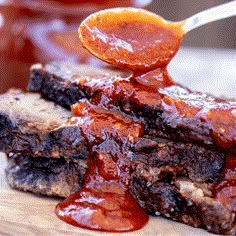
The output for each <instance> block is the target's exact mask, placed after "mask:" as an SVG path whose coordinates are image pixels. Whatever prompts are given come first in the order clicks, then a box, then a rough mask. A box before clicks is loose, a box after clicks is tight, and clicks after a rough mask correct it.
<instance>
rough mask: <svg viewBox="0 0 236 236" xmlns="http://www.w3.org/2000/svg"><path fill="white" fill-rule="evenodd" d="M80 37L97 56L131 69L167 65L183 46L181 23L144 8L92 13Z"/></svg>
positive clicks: (80, 31)
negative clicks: (167, 19)
mask: <svg viewBox="0 0 236 236" xmlns="http://www.w3.org/2000/svg"><path fill="white" fill-rule="evenodd" d="M79 33H80V40H81V42H82V44H83V45H84V47H86V48H87V49H88V50H89V51H90V52H91V53H92V54H94V55H95V56H96V57H98V58H100V59H102V60H103V61H106V62H108V63H111V64H114V65H116V66H121V67H123V68H127V69H130V70H132V71H136V72H137V71H142V72H144V71H150V70H152V69H155V68H160V67H164V66H166V65H167V64H168V63H169V61H170V60H171V59H172V58H173V56H174V55H175V54H176V52H177V51H178V49H179V47H180V43H181V40H182V37H183V35H184V31H183V29H182V24H180V23H171V22H168V21H165V20H164V19H163V18H161V17H158V16H157V15H155V14H153V13H150V12H148V11H145V10H142V9H135V8H114V9H110V10H104V11H100V12H97V13H95V14H92V15H90V16H89V17H88V18H87V19H85V20H84V21H83V22H82V24H81V25H80V29H79Z"/></svg>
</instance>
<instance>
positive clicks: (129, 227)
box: [56, 100, 148, 232]
mask: <svg viewBox="0 0 236 236" xmlns="http://www.w3.org/2000/svg"><path fill="white" fill-rule="evenodd" d="M72 111H73V113H74V114H75V115H76V117H73V118H72V120H73V122H75V124H77V125H78V126H79V127H81V130H82V132H83V133H84V135H85V136H86V138H87V140H88V142H89V144H90V146H91V156H90V159H89V162H88V171H87V173H86V176H85V184H84V186H83V188H82V189H81V190H80V191H79V192H77V193H75V194H74V195H72V196H70V197H69V198H67V199H66V200H64V201H63V202H61V203H59V204H58V205H57V207H56V213H57V215H58V217H59V218H60V219H62V220H64V221H66V222H67V223H70V224H72V225H75V226H80V227H82V228H88V229H93V230H100V231H108V232H125V231H133V230H137V229H140V228H142V227H143V226H144V225H145V224H146V223H147V221H148V216H147V214H146V213H145V212H144V211H143V209H142V208H141V207H140V206H139V205H138V204H137V203H136V202H135V201H134V199H133V197H132V196H131V195H130V193H129V192H128V186H129V181H130V165H131V162H130V160H129V159H128V158H127V153H128V148H129V146H130V145H132V141H133V139H134V138H137V137H140V136H141V135H142V134H143V124H142V123H140V122H134V121H133V119H132V118H129V117H128V116H125V115H123V114H121V113H120V112H119V111H109V110H107V109H104V108H101V107H97V106H96V105H92V104H90V103H89V102H88V101H86V100H85V101H80V102H79V103H78V104H76V105H74V106H72Z"/></svg>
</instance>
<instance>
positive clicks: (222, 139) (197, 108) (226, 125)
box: [159, 86, 236, 148]
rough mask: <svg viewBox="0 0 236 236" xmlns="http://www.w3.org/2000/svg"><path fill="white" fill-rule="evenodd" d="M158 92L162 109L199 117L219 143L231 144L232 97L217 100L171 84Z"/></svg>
mask: <svg viewBox="0 0 236 236" xmlns="http://www.w3.org/2000/svg"><path fill="white" fill-rule="evenodd" d="M159 92H160V95H161V97H162V106H163V109H164V110H165V111H166V112H169V113H172V114H175V115H177V116H178V117H181V118H195V119H196V120H199V121H200V122H202V123H203V124H204V125H206V126H207V127H209V129H210V131H211V133H210V135H212V136H213V138H214V140H215V142H216V144H217V145H218V146H219V147H222V148H230V147H232V148H233V147H235V144H236V101H226V100H220V99H216V98H213V97H210V96H207V95H205V94H200V93H193V92H191V94H190V93H189V91H188V90H186V89H182V88H180V87H175V86H173V87H170V88H164V89H160V90H159ZM179 120H180V122H181V119H179ZM182 122H183V121H182ZM176 125H178V124H176Z"/></svg>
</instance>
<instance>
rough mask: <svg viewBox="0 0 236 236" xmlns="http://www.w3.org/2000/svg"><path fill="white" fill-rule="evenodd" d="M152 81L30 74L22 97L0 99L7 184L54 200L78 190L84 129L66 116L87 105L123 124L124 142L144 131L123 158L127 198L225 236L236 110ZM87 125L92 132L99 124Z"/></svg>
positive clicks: (67, 71) (88, 71)
mask: <svg viewBox="0 0 236 236" xmlns="http://www.w3.org/2000/svg"><path fill="white" fill-rule="evenodd" d="M163 73H165V72H163ZM159 76H162V75H159ZM153 78H155V75H150V74H149V75H147V76H146V77H145V76H144V77H133V75H132V73H130V72H128V71H119V70H108V69H107V70H105V69H95V68H91V67H88V66H76V65H72V64H62V63H50V64H48V65H45V66H42V65H39V64H38V65H35V66H33V67H32V70H31V78H30V82H29V86H28V89H29V90H30V93H22V92H20V91H16V90H11V91H9V92H8V93H6V94H3V95H1V96H0V101H1V105H0V150H1V151H4V152H5V153H6V154H7V155H8V160H9V164H8V167H7V170H6V173H7V179H8V182H9V184H10V185H11V186H12V187H14V188H18V189H22V190H24V191H32V192H35V193H39V194H45V195H49V196H62V197H67V196H69V195H70V194H72V193H74V192H75V191H77V190H79V189H80V188H81V187H82V185H83V181H84V174H85V172H86V170H87V168H88V159H89V158H91V156H90V153H91V145H90V140H89V138H88V134H87V133H86V132H87V129H82V128H81V126H78V123H80V122H81V118H80V117H79V115H78V117H77V116H75V115H72V113H71V112H70V111H69V109H70V106H71V105H73V104H74V105H73V106H72V110H73V112H74V114H76V112H77V113H78V110H79V108H78V106H79V107H80V106H81V104H88V106H89V110H88V111H93V110H94V111H95V112H97V113H98V111H99V112H100V113H101V114H102V115H103V116H104V115H109V116H113V117H115V118H116V119H118V118H117V117H119V119H121V120H122V119H123V120H128V121H130V120H131V121H132V122H131V123H128V122H126V124H127V128H126V130H127V132H132V131H130V130H132V129H133V128H132V127H133V126H132V125H133V124H139V125H140V126H142V127H143V131H142V133H141V134H139V135H138V136H135V137H134V136H132V145H130V146H129V149H128V151H127V158H129V160H130V161H131V163H132V165H131V170H130V184H129V191H130V193H131V194H132V195H133V197H134V198H135V199H136V201H137V202H138V203H139V204H140V205H141V206H142V207H143V209H144V210H145V211H146V212H147V213H148V214H151V215H160V214H161V215H163V216H165V217H168V218H171V219H173V220H177V221H180V222H183V223H186V224H189V225H192V226H194V227H202V228H205V229H207V230H209V231H211V232H215V233H224V234H233V233H234V232H235V211H236V209H234V208H235V206H233V201H231V200H229V201H228V200H227V199H228V198H230V199H232V196H226V197H225V198H222V197H221V195H222V194H221V193H222V191H221V190H222V189H224V187H222V186H224V184H225V185H227V186H228V187H229V186H230V187H231V188H233V187H234V186H233V185H232V186H231V185H230V184H229V183H231V182H232V181H231V179H230V178H231V177H232V176H233V174H231V177H229V175H227V173H229V172H230V173H233V171H234V168H236V166H233V165H232V166H229V165H226V164H225V163H228V162H230V160H231V159H232V158H235V156H236V113H235V111H236V102H235V101H233V100H231V101H227V100H222V99H216V98H213V97H211V96H208V95H204V94H201V93H194V92H191V91H189V90H188V89H186V88H183V87H181V86H179V85H176V84H174V83H173V82H172V80H171V79H169V81H168V82H166V81H165V82H160V81H161V80H160V79H159V80H157V81H158V82H156V81H155V80H154V79H153ZM41 96H42V98H41ZM49 100H51V101H49ZM52 101H53V102H52ZM78 101H80V102H79V103H78V104H77V102H78ZM56 104H58V105H56ZM63 107H64V108H63ZM91 114H94V113H93V112H91ZM90 116H91V120H92V122H93V123H94V124H96V125H97V126H98V124H99V122H101V120H99V119H100V118H99V116H93V115H90ZM120 117H121V118H120ZM115 118H114V119H115ZM90 123H91V122H90ZM90 123H89V124H90ZM103 124H104V125H107V124H109V122H107V121H104V122H103ZM120 125H122V122H120V123H116V126H115V127H107V128H108V129H109V130H112V129H117V130H119V126H120ZM134 127H135V126H134ZM94 130H95V131H94V132H97V131H96V127H95V128H94ZM89 131H90V132H91V129H89ZM100 138H101V137H100V136H99V135H98V136H97V139H98V140H99V139H100ZM235 175H236V173H235ZM227 178H228V179H227ZM232 178H233V177H232ZM225 199H226V200H225Z"/></svg>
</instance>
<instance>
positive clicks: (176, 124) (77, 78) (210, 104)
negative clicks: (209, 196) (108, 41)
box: [28, 63, 236, 153]
mask: <svg viewBox="0 0 236 236" xmlns="http://www.w3.org/2000/svg"><path fill="white" fill-rule="evenodd" d="M82 68H83V67H82ZM90 70H92V69H90ZM159 76H160V77H158V80H161V76H164V75H162V74H160V75H159ZM154 77H155V76H154V75H152V74H150V75H149V74H147V75H144V76H143V77H142V76H141V77H135V78H134V77H132V75H131V74H130V73H128V72H127V73H121V72H120V71H107V73H104V71H103V70H101V71H99V70H96V72H95V73H94V72H93V73H92V74H91V72H88V70H87V71H84V70H81V68H80V66H76V65H73V64H60V63H50V64H47V65H45V66H42V65H39V64H38V65H35V66H33V67H32V69H31V80H30V82H29V86H28V88H29V90H30V91H33V92H39V93H41V94H42V95H43V96H44V97H46V98H49V99H51V100H53V101H55V102H56V103H58V104H60V105H61V106H64V107H66V108H69V106H70V105H72V104H74V103H75V102H77V100H79V99H81V98H87V99H88V100H90V102H91V103H93V104H100V105H102V106H105V107H107V108H110V107H114V106H117V107H119V109H121V110H122V111H123V112H125V113H127V114H130V115H133V116H135V117H137V118H138V119H140V120H142V121H143V122H144V124H145V132H146V134H149V135H152V136H154V137H156V136H158V137H164V138H168V139H172V140H182V141H184V142H195V143H202V144H204V145H206V146H208V147H210V146H218V147H221V148H223V149H226V150H227V152H231V153H236V139H235V136H236V119H235V109H236V101H235V100H230V101H227V100H224V99H217V98H214V97H212V96H209V95H205V94H201V93H197V92H192V91H190V90H188V89H186V88H183V87H181V86H179V85H173V83H171V82H169V83H168V84H169V85H171V86H167V87H165V86H163V85H162V84H159V85H158V86H159V87H157V86H156V85H155V83H154V85H153V84H152V83H153V82H152V83H150V84H151V85H150V86H149V85H148V83H147V82H145V81H146V80H150V79H152V80H153V78H154Z"/></svg>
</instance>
